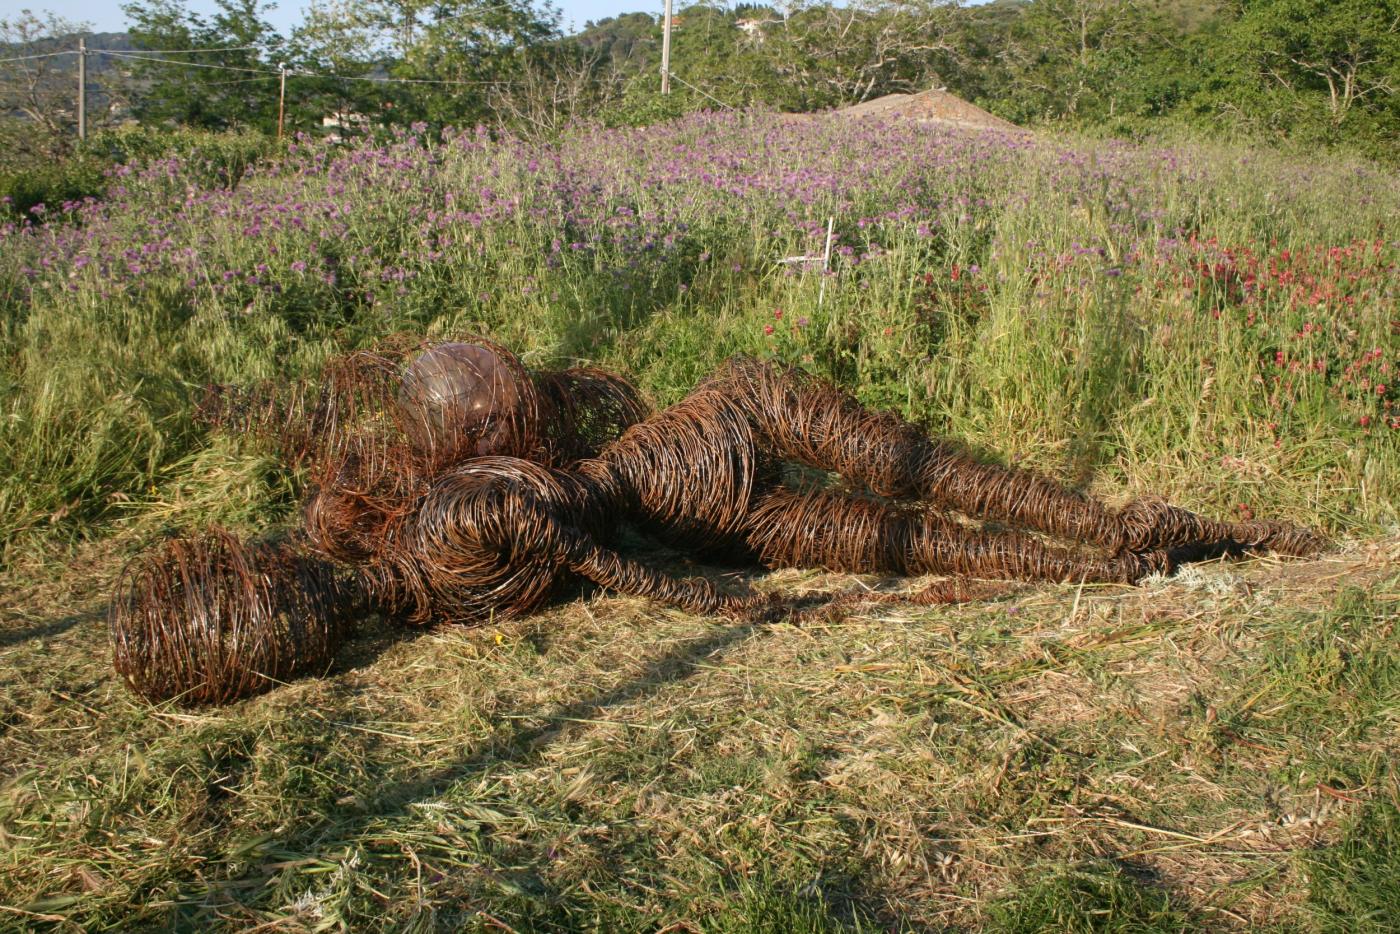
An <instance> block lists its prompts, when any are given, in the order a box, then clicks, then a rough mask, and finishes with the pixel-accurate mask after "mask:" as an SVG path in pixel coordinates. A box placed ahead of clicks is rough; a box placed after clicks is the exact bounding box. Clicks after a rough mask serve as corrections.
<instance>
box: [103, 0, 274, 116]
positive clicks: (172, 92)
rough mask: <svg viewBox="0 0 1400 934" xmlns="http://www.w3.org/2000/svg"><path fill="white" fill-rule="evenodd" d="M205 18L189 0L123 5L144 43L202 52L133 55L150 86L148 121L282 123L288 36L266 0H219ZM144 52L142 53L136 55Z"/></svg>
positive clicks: (145, 106)
mask: <svg viewBox="0 0 1400 934" xmlns="http://www.w3.org/2000/svg"><path fill="white" fill-rule="evenodd" d="M215 5H216V7H217V12H216V13H215V14H214V15H213V17H212V18H209V19H205V18H204V17H202V16H199V15H197V14H195V13H191V12H190V11H189V10H188V9H187V8H186V6H185V4H184V0H136V2H132V3H128V4H126V5H125V6H123V7H122V10H123V11H124V12H125V13H126V15H127V18H128V20H129V21H130V24H131V28H130V33H131V38H132V41H133V43H134V45H135V46H136V48H137V49H138V50H139V49H149V50H153V51H161V52H165V51H166V50H187V51H201V52H203V53H204V54H198V55H181V54H173V55H166V54H162V55H160V56H158V57H157V56H152V57H149V58H146V59H143V60H139V61H138V60H135V59H133V60H132V72H133V75H134V77H135V79H136V81H137V82H139V83H140V84H141V85H143V86H144V87H143V91H144V93H142V94H141V95H140V97H139V99H138V101H137V104H136V115H137V117H138V118H140V119H141V120H142V122H146V123H174V124H181V125H185V126H196V127H204V128H207V129H215V130H222V129H229V128H232V127H255V128H258V129H261V130H263V131H265V132H275V131H276V129H277V98H278V93H277V91H278V89H277V75H276V74H275V73H274V72H276V70H277V68H278V66H279V64H280V63H281V62H283V61H285V59H286V50H285V42H284V40H283V38H282V36H280V35H279V34H278V33H277V31H276V30H275V29H273V28H272V26H271V25H270V24H268V23H267V21H266V20H264V19H263V18H262V17H263V14H264V13H265V12H266V11H267V10H268V9H270V6H269V5H267V4H264V3H262V2H261V0H215ZM136 54H137V55H138V56H139V52H137V53H136Z"/></svg>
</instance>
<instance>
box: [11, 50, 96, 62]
mask: <svg viewBox="0 0 1400 934" xmlns="http://www.w3.org/2000/svg"><path fill="white" fill-rule="evenodd" d="M89 51H92V50H91V49H89ZM77 54H78V50H77V49H67V50H65V51H63V52H45V53H44V54H42V55H19V56H16V57H15V58H0V65H4V64H7V63H9V62H29V61H33V60H34V59H36V58H53V57H54V56H55V55H77Z"/></svg>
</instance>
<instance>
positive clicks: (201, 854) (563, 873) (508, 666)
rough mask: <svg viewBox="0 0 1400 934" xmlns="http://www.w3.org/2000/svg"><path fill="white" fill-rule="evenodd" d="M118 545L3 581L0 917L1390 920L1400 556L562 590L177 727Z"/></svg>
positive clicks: (393, 926) (579, 925)
mask: <svg viewBox="0 0 1400 934" xmlns="http://www.w3.org/2000/svg"><path fill="white" fill-rule="evenodd" d="M107 551H108V552H110V551H111V549H107ZM112 560H113V559H112V558H111V557H110V554H88V555H87V556H86V557H85V558H84V559H82V560H80V561H78V562H77V563H76V564H74V565H72V566H70V567H67V568H64V569H54V568H52V566H50V567H49V569H48V570H47V571H46V572H45V571H34V572H33V573H30V574H29V576H28V577H27V578H26V579H27V580H28V581H29V583H27V584H25V585H17V584H14V582H13V581H12V584H13V585H12V586H11V587H9V588H8V589H7V590H6V592H5V594H4V597H3V623H0V698H3V700H2V701H0V704H3V707H2V708H0V711H2V712H3V718H4V719H3V724H4V726H3V733H0V769H2V770H3V779H2V781H3V786H2V787H3V790H0V926H3V927H5V928H9V929H28V928H34V927H38V928H44V927H49V928H52V929H54V930H90V931H96V930H133V929H150V928H168V927H174V928H178V929H185V930H210V929H224V930H267V931H312V930H328V929H329V930H337V929H339V930H345V929H349V930H456V929H466V930H520V931H526V930H574V929H601V930H637V931H641V930H647V931H653V930H668V931H774V932H779V931H830V930H847V929H856V930H940V929H955V930H956V929H969V928H979V927H981V928H985V929H991V930H1008V931H1009V930H1015V931H1026V930H1036V931H1064V930H1071V931H1180V930H1214V929H1220V928H1230V927H1234V928H1244V927H1247V926H1254V927H1262V928H1268V929H1273V930H1300V931H1386V930H1394V929H1395V926H1396V923H1397V919H1400V893H1397V888H1396V879H1397V878H1400V774H1398V773H1397V769H1396V764H1395V756H1396V754H1397V752H1400V748H1397V747H1400V741H1398V740H1397V727H1398V726H1400V655H1397V653H1396V652H1395V651H1394V646H1395V637H1396V625H1397V622H1400V540H1397V539H1395V538H1389V539H1385V540H1380V541H1372V542H1370V543H1367V544H1362V543H1351V544H1347V545H1343V546H1342V547H1341V548H1340V549H1339V550H1338V551H1336V552H1334V553H1332V554H1329V555H1327V556H1325V557H1322V558H1320V559H1317V560H1314V561H1305V562H1296V561H1295V562H1276V561H1269V560H1256V561H1252V562H1249V563H1246V564H1235V565H1209V566H1204V567H1198V568H1195V569H1190V570H1188V571H1186V572H1184V573H1182V574H1180V575H1179V576H1178V577H1176V578H1174V579H1171V580H1165V581H1163V580H1157V581H1151V582H1149V583H1148V584H1147V585H1145V586H1143V587H1140V588H1125V587H1084V588H1079V587H1074V586H1069V585H1065V586H1041V587H1028V588H1025V589H1022V590H1018V591H1015V592H1013V593H1010V594H1008V595H1007V596H1006V597H1004V598H1002V599H1000V600H996V601H993V602H990V603H983V604H973V605H967V606H962V607H952V608H942V609H924V610H895V609H889V608H881V610H880V611H879V612H878V613H874V614H857V615H854V616H852V617H850V618H848V619H845V620H843V621H839V622H833V623H830V624H821V625H813V626H807V627H800V628H799V627H795V626H791V625H774V626H770V627H756V626H753V625H747V624H741V623H735V622H731V621H723V620H718V619H706V618H699V617H694V616H688V615H685V614H682V613H678V612H672V611H669V610H661V609H657V608H656V607H654V606H652V605H649V604H647V603H644V602H640V601H633V600H629V599H619V598H610V597H602V596H599V595H581V596H579V597H578V598H576V599H572V600H567V601H565V602H562V603H560V604H558V605H556V606H554V607H553V608H551V609H550V610H548V611H547V612H544V613H542V614H540V615H538V616H536V617H533V618H531V619H529V620H526V621H524V622H517V623H510V624H505V625H499V626H486V627H482V628H478V629H452V628H449V629H439V630H436V631H433V632H423V633H418V634H408V635H404V634H402V633H400V632H397V631H390V630H387V629H376V628H374V627H371V628H370V631H369V632H367V633H366V634H365V635H363V636H362V637H361V638H359V639H357V640H356V641H355V642H354V643H353V644H352V645H350V646H349V647H348V648H347V649H346V650H345V651H344V652H343V653H342V654H341V656H340V658H339V659H338V660H337V662H336V665H335V667H334V669H333V670H332V671H331V672H329V673H328V674H327V675H326V676H325V677H323V678H316V679H309V680H304V681H300V682H297V683H294V684H290V685H286V686H284V687H281V688H279V689H277V690H275V691H273V692H272V693H271V694H269V695H267V696H264V697H261V698H258V699H254V700H250V701H247V702H244V703H240V704H235V705H231V706H228V707H225V708H220V709H209V710H196V711H190V710H179V709H174V708H166V707H150V706H148V705H146V704H145V703H143V702H141V701H139V700H137V699H135V698H134V697H133V696H132V695H130V694H129V693H128V692H127V691H126V690H125V689H124V687H123V686H122V685H121V684H120V683H119V682H118V680H116V678H115V677H114V676H113V674H112V672H111V666H110V652H109V649H108V645H107V641H106V639H107V637H106V630H105V625H104V622H103V620H102V616H101V605H102V600H103V591H104V586H105V579H106V578H105V575H107V574H108V573H109V572H110V571H111V569H112ZM21 570H22V569H21ZM31 571H33V569H31ZM36 575H37V576H36ZM45 577H47V579H44V578H45ZM882 583H884V582H879V581H870V580H859V581H858V580H856V579H853V578H845V577H836V576H830V575H828V576H815V575H812V574H801V573H798V572H779V573H776V574H772V575H769V576H767V577H763V578H760V579H758V580H757V581H756V584H757V586H759V587H762V588H783V589H788V588H798V589H806V588H823V589H825V588H848V587H852V586H860V585H877V586H879V585H882Z"/></svg>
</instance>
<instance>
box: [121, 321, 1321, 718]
mask: <svg viewBox="0 0 1400 934" xmlns="http://www.w3.org/2000/svg"><path fill="white" fill-rule="evenodd" d="M204 415H205V417H206V418H207V419H208V420H210V421H212V422H214V423H216V424H223V425H228V426H243V427H245V428H246V429H247V430H250V431H253V432H254V433H262V434H264V435H271V436H272V437H274V439H275V440H276V442H277V444H278V446H279V448H280V449H281V450H282V451H284V452H285V453H286V456H288V457H289V458H292V459H295V460H296V462H297V463H300V464H302V465H304V466H305V467H306V468H307V473H308V476H309V478H310V480H311V489H310V493H309V495H308V497H307V500H306V504H305V508H304V512H303V517H304V526H305V529H304V532H305V539H306V542H307V543H308V545H309V547H310V548H312V549H313V550H314V551H315V552H316V554H317V555H318V556H319V557H320V558H322V559H324V560H325V561H328V562H333V563H335V564H337V565H339V566H343V567H347V568H350V569H353V571H354V573H355V575H356V580H357V582H358V586H359V587H360V588H361V589H362V591H363V593H364V594H365V595H366V597H367V599H369V600H371V601H372V602H373V604H374V606H376V607H377V608H378V609H380V610H381V611H383V612H385V613H388V614H390V615H394V616H397V617H399V618H401V619H402V620H404V621H405V622H407V623H410V624H417V625H422V624H427V623H433V622H459V623H473V622H478V621H481V620H484V619H488V618H492V617H507V616H514V615H520V614H524V613H528V612H530V611H532V610H534V609H535V608H537V607H538V606H539V605H540V604H541V603H542V602H543V601H544V600H546V599H547V598H548V597H549V596H550V595H551V594H554V593H557V592H558V591H559V589H560V587H561V586H564V585H566V584H567V583H568V582H570V581H575V582H577V580H578V579H579V578H583V579H587V580H590V581H592V582H594V583H596V584H598V585H601V586H603V587H606V588H608V589H610V590H614V591H617V592H621V593H626V594H633V595H637V596H643V597H649V598H651V599H654V600H657V601H659V602H662V603H668V604H672V605H675V606H680V607H683V608H686V609H689V610H692V611H695V612H705V613H723V614H728V615H737V616H747V617H750V618H755V619H771V618H775V617H782V616H785V615H787V616H790V617H791V618H793V619H796V620H799V621H800V620H801V619H804V618H808V617H810V615H811V614H812V613H818V612H821V613H832V612H838V611H839V610H840V609H841V608H842V607H850V606H855V605H858V604H860V603H863V602H881V601H888V600H890V599H895V598H893V597H890V596H888V595H843V596H837V597H835V598H832V597H830V596H829V595H828V596H826V597H822V598H818V599H816V600H814V599H813V598H812V597H810V596H808V597H806V598H796V597H782V596H774V595H763V594H756V593H752V592H741V593H728V592H725V591H722V590H720V589H718V588H716V587H715V586H714V585H713V584H712V583H711V582H709V581H707V580H703V579H679V578H675V577H672V576H670V575H667V574H664V573H661V572H660V571H658V570H656V569H654V568H652V567H649V566H647V565H645V564H643V563H641V562H638V561H635V560H632V559H629V558H626V557H623V556H622V555H620V554H618V553H617V552H616V551H614V550H613V549H612V548H611V547H609V545H608V541H609V539H610V537H611V535H612V533H613V531H614V530H615V528H616V527H617V526H618V525H619V524H620V523H623V522H626V523H629V524H631V525H633V526H635V527H637V528H638V529H641V530H643V531H646V532H649V533H653V534H656V535H658V536H659V537H661V538H663V539H664V540H666V541H667V542H669V543H670V544H672V545H675V546H678V547H680V548H682V549H685V550H687V551H690V552H692V553H697V554H705V555H723V556H727V557H731V558H735V557H737V558H742V559H745V560H753V559H756V560H758V561H760V562H761V563H763V564H765V565H768V566H770V567H778V566H802V567H814V566H815V567H824V568H828V569H831V570H836V571H846V572H855V573H880V574H894V575H906V576H912V575H923V574H942V575H951V576H952V579H951V580H947V581H942V582H937V583H935V584H933V585H930V586H929V587H928V588H925V589H924V590H923V591H920V592H919V593H917V594H913V595H902V596H900V597H899V598H898V599H903V600H907V601H909V602H913V603H925V604H933V603H946V602H960V601H964V600H969V599H978V598H980V597H982V596H985V595H988V594H991V593H995V592H998V590H997V588H998V586H1000V587H1002V588H1004V586H1005V585H994V584H988V583H983V582H979V581H980V580H987V579H992V580H1003V581H1004V580H1057V581H1058V580H1071V581H1096V582H1097V581H1114V582H1124V583H1130V582H1134V581H1137V580H1140V579H1141V578H1142V577H1144V576H1146V575H1148V574H1150V573H1153V572H1157V571H1168V570H1170V569H1171V568H1173V567H1174V566H1175V565H1176V564H1177V563H1179V562H1181V561H1187V560H1197V559H1199V558H1202V557H1213V556H1218V555H1238V554H1244V553H1247V552H1251V551H1259V550H1266V549H1267V550H1274V551H1280V552H1283V553H1287V554H1308V553H1311V552H1313V551H1316V550H1318V549H1319V548H1321V547H1322V546H1323V544H1324V542H1323V540H1322V539H1321V538H1320V537H1318V536H1317V535H1316V534H1315V533H1313V532H1311V531H1309V530H1307V529H1299V528H1295V527H1291V526H1285V525H1282V524H1277V523H1265V522H1252V523H1222V522H1215V521H1213V520H1209V519H1205V518H1202V517H1200V516H1196V515H1194V514H1193V513H1190V512H1187V511H1186V510H1183V509H1180V508H1178V507H1174V506H1171V505H1169V504H1167V503H1163V502H1160V501H1157V500H1140V501H1138V502H1136V503H1133V504H1132V505H1130V506H1129V507H1127V508H1125V509H1124V510H1122V511H1120V512H1117V513H1115V512H1113V511H1111V510H1109V509H1108V508H1106V507H1105V506H1104V505H1103V504H1101V503H1099V502H1097V501H1095V500H1093V499H1091V498H1089V497H1087V496H1085V495H1083V494H1082V493H1080V492H1078V491H1075V490H1072V489H1068V488H1066V487H1063V486H1061V485H1060V484H1058V483H1056V482H1054V481H1053V480H1052V479H1050V478H1048V477H1045V476H1042V475H1040V474H1036V473H1033V472H1030V471H1025V470H1019V469H1015V468H1009V467H1003V466H1000V465H996V464H987V463H982V462H981V461H979V460H977V459H975V458H974V457H972V456H971V455H970V454H968V453H967V452H965V451H963V450H962V449H961V448H958V447H957V446H955V445H952V444H949V443H947V442H945V441H941V440H937V439H931V438H929V437H927V436H926V435H925V434H924V433H923V432H922V431H921V430H920V429H919V428H917V427H916V426H914V425H912V424H910V423H909V422H906V421H904V420H902V419H900V418H898V417H897V416H895V415H893V414H889V413H884V412H874V411H871V410H869V409H867V408H865V407H863V406H862V405H860V404H859V403H858V402H857V401H856V400H855V399H853V398H852V397H851V396H849V395H848V394H846V393H844V392H842V391H840V390H839V389H837V388H836V387H834V386H832V385H830V384H828V383H825V382H822V381H821V380H818V379H816V378H815V377H812V376H809V375H807V374H804V373H801V372H800V371H796V370H793V369H788V368H784V367H780V366H775V365H771V364H765V363H760V362H758V361H755V360H752V359H749V358H736V359H734V360H731V361H730V362H728V363H727V364H725V365H724V366H723V367H721V368H720V369H719V370H718V371H717V372H716V373H715V374H714V375H713V376H711V377H710V378H709V379H707V380H705V381H704V382H703V383H701V384H700V386H698V387H697V388H696V390H695V391H694V392H692V393H691V394H690V395H689V396H687V397H686V398H685V399H684V400H682V401H681V402H679V403H677V404H676V405H673V406H671V407H670V408H668V409H666V410H664V411H662V412H659V413H657V414H654V415H650V416H647V410H646V406H645V404H644V403H643V402H642V401H641V397H640V396H639V394H638V393H637V392H636V390H635V389H633V388H632V386H630V385H629V384H628V383H626V382H625V381H624V380H622V379H620V378H618V377H615V376H611V375H609V374H607V373H604V372H601V371H598V370H593V369H573V370H564V371H560V372H553V373H540V374H532V373H530V372H528V371H527V370H526V369H525V367H524V365H523V364H522V363H521V362H520V360H519V359H518V358H516V357H515V356H514V355H513V354H511V353H510V352H509V351H507V350H505V349H504V348H502V347H500V346H498V345H496V344H493V343H491V342H490V341H488V340H485V339H483V338H475V337H474V338H471V339H470V340H468V341H461V342H449V343H439V344H424V343H422V342H419V341H416V340H413V339H409V338H401V339H396V340H394V341H390V342H388V343H386V344H385V345H383V346H381V347H380V348H377V349H376V350H375V351H373V352H360V353H355V354H349V355H347V356H345V357H341V358H338V359H336V360H333V361H332V362H331V363H330V365H328V366H327V368H326V370H325V372H324V373H323V375H322V378H321V380H320V383H319V385H318V386H317V387H316V388H315V390H314V391H313V390H310V389H307V388H305V387H301V388H297V389H295V390H293V391H291V392H289V393H286V394H283V395H280V396H279V395H278V394H277V393H276V392H275V391H274V390H273V389H272V388H270V387H254V388H253V389H252V390H248V391H245V392H242V393H227V392H225V393H216V394H214V395H212V396H211V397H210V399H209V400H208V401H207V402H206V405H205V406H204ZM794 463H796V464H802V465H806V466H807V467H809V468H815V469H816V470H818V471H824V472H827V473H828V474H833V475H835V476H836V477H838V478H839V480H840V481H841V482H842V483H843V484H844V488H843V489H841V490H837V489H825V488H806V489H804V488H800V487H797V486H793V485H792V484H790V483H789V482H787V481H785V479H784V477H785V465H791V464H794ZM983 522H985V523H989V524H988V525H985V526H983V525H980V524H978V523H983ZM250 547H251V546H239V545H238V544H237V543H236V542H234V541H233V540H232V539H231V538H229V537H227V536H226V535H225V536H222V537H221V536H220V535H218V534H214V535H211V536H209V537H207V538H206V539H204V540H201V541H199V542H195V543H177V544H172V545H167V546H166V547H165V550H164V551H162V552H159V553H157V554H156V555H154V556H153V557H152V558H151V559H149V560H148V561H146V562H142V563H140V564H138V565H137V566H136V568H135V570H133V571H132V572H130V573H129V574H128V575H127V577H126V578H124V583H123V585H122V586H123V590H122V594H123V596H122V597H121V598H120V599H119V600H118V601H117V602H116V603H115V604H114V607H116V609H114V616H113V627H114V634H116V633H118V632H120V633H121V635H120V637H119V639H118V644H119V648H120V650H119V659H120V661H119V666H120V667H121V669H122V670H123V673H124V674H126V675H127V677H128V680H129V681H131V683H132V684H133V686H135V687H137V689H138V690H142V691H143V692H145V693H148V694H149V695H150V696H171V695H172V693H180V694H182V695H190V696H193V697H196V698H198V699H203V700H215V699H226V698H228V697H232V696H237V695H238V694H240V693H246V692H248V691H250V690H253V689H254V688H256V687H258V686H259V685H263V684H264V683H266V681H267V678H268V677H281V676H282V674H290V673H293V672H294V671H304V670H306V667H305V665H307V664H314V663H315V662H314V661H310V662H309V661H308V660H315V659H319V658H322V657H323V656H324V654H325V652H326V651H328V649H327V646H329V645H330V644H331V643H332V641H333V640H332V637H331V636H330V635H327V634H328V633H330V632H331V629H330V628H326V627H323V628H321V629H317V628H316V627H315V626H312V625H311V624H310V623H309V622H307V620H309V619H310V618H311V617H312V616H314V615H315V614H317V613H321V612H326V611H327V607H328V604H327V598H325V596H324V595H326V594H329V593H330V591H329V590H326V589H325V587H326V586H328V585H326V584H325V583H324V581H323V579H322V577H316V576H314V574H313V570H314V569H316V568H321V567H323V566H322V565H318V564H315V563H313V562H308V561H306V560H303V559H300V558H297V557H296V556H294V555H291V554H290V553H284V552H276V553H273V552H268V551H263V550H258V551H250V550H249V548H250ZM264 567H265V568H266V569H267V570H265V571H264V570H258V569H260V568H264ZM316 573H320V572H319V571H317V572H316ZM259 575H261V576H259ZM307 575H312V576H311V577H308V576H307ZM294 578H295V581H294ZM975 579H977V580H975ZM325 580H329V578H328V577H327V578H325ZM294 582H305V584H306V588H307V590H306V595H305V596H304V597H303V598H301V599H302V602H300V603H298V602H297V599H298V598H297V597H296V596H295V595H293V594H291V593H290V589H291V588H292V586H293V583H294ZM804 602H805V603H806V604H811V603H813V602H818V603H820V602H826V603H829V604H830V606H829V607H828V608H827V609H825V610H820V609H813V608H811V607H810V606H804V605H803V604H804ZM189 607H193V608H194V611H187V608H189ZM274 607H286V608H287V609H286V611H285V612H284V611H282V610H278V609H272V608H274ZM273 619H276V620H282V619H298V620H302V624H301V626H300V628H298V629H294V630H293V629H287V630H286V631H287V632H289V633H291V632H295V633H298V634H300V633H305V634H306V635H304V636H302V635H297V636H295V637H294V636H292V635H288V636H276V635H273V636H268V637H266V640H265V646H264V643H263V642H258V641H257V639H252V640H251V641H247V643H246V645H247V647H246V648H240V651H239V652H237V653H230V652H229V651H227V650H226V649H223V648H220V646H223V645H224V642H223V641H220V640H221V639H223V634H224V633H225V632H226V631H229V632H242V631H244V630H247V631H249V632H258V633H263V632H267V633H280V632H282V631H283V630H280V629H276V627H273V626H271V625H270V623H269V620H273ZM327 626H329V624H327ZM337 631H338V630H337ZM190 632H193V633H194V636H191V635H190V634H189V633H190ZM318 634H321V635H320V636H319V641H318V638H313V637H315V636H318ZM196 637H197V638H196ZM114 638H118V637H117V636H115V635H114ZM294 638H295V639H304V640H305V641H306V645H305V647H304V648H302V647H300V643H299V642H298V643H296V646H295V648H296V651H292V650H291V649H288V648H286V640H287V639H294ZM200 639H202V640H203V641H202V642H201V641H199V640H200ZM267 640H270V641H267ZM279 640H281V641H279ZM238 644H239V646H240V647H242V646H244V643H243V642H239V643H238ZM259 646H263V647H259ZM182 653H183V654H182ZM259 653H261V654H259ZM279 665H281V666H282V667H278V666H279ZM289 666H290V667H289ZM298 666H300V667H298Z"/></svg>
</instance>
